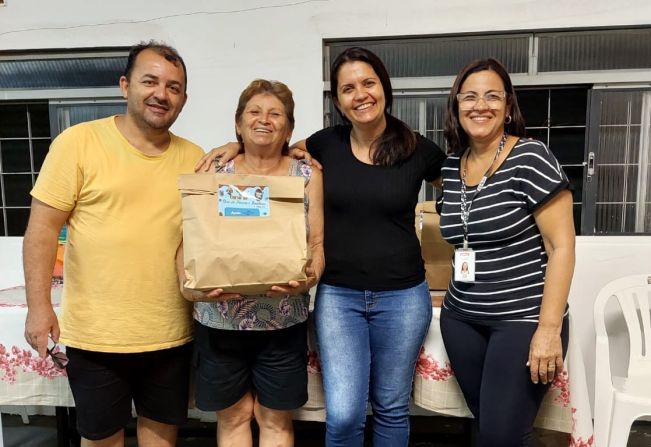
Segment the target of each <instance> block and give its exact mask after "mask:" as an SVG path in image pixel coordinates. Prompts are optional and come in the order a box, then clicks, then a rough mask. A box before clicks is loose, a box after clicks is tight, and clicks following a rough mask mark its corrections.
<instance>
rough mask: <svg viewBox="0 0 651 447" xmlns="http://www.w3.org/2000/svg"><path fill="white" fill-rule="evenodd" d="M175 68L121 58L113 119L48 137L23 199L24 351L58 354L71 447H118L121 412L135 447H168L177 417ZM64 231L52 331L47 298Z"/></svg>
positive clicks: (162, 59) (187, 350) (184, 353)
mask: <svg viewBox="0 0 651 447" xmlns="http://www.w3.org/2000/svg"><path fill="white" fill-rule="evenodd" d="M186 83H187V75H186V71H185V64H184V62H183V60H182V59H181V57H180V56H179V54H178V53H177V52H176V50H174V49H173V48H171V47H168V46H166V45H163V44H158V43H156V42H149V43H146V44H144V43H143V44H140V45H137V46H135V47H133V48H132V49H131V52H130V53H129V58H128V61H127V67H126V70H125V73H124V76H122V77H121V78H120V88H121V90H122V93H123V95H124V97H125V98H126V100H127V112H126V115H118V116H113V117H110V118H104V119H100V120H96V121H91V122H88V123H82V124H79V125H77V126H73V127H71V128H69V129H67V130H66V131H64V132H63V133H62V134H61V135H60V136H59V137H57V138H56V139H55V140H54V141H53V143H52V145H51V147H50V151H49V153H48V155H47V158H46V160H45V162H44V164H43V168H42V170H41V173H40V175H39V178H38V180H37V182H36V184H35V186H34V189H33V190H32V192H31V194H32V209H31V214H30V218H29V223H28V226H27V231H26V233H25V239H24V246H23V262H24V269H25V284H26V288H27V305H28V314H27V321H26V322H25V338H26V339H27V341H28V342H29V343H30V345H31V346H32V347H33V348H34V349H36V350H37V351H38V353H39V355H40V356H41V357H45V356H46V354H47V352H46V349H47V344H48V337H50V338H52V340H54V341H55V342H58V341H59V338H60V340H61V342H62V343H64V344H65V345H66V347H67V349H66V353H67V355H68V358H69V363H68V365H67V373H68V377H69V380H70V387H71V389H72V393H73V396H74V399H75V405H76V406H77V409H78V411H77V415H78V416H77V417H78V420H77V425H78V429H79V432H80V434H81V436H82V446H94V447H95V446H96V447H104V446H111V447H113V446H123V445H124V426H125V425H126V424H127V422H128V421H129V420H130V418H131V403H132V400H133V402H134V404H135V408H136V411H137V413H138V442H139V445H140V446H141V447H146V446H156V447H161V446H173V445H175V442H176V436H177V428H176V426H177V425H178V424H180V423H182V422H183V421H184V420H185V417H186V415H187V399H188V378H189V367H190V356H191V347H190V341H191V339H192V333H191V307H190V303H188V302H187V301H186V300H185V299H184V298H183V297H182V296H181V294H180V291H179V285H178V279H177V274H176V269H175V253H176V250H177V247H178V246H179V244H180V242H181V201H180V195H179V192H178V189H177V179H178V176H179V174H183V173H191V172H193V167H194V165H195V163H196V161H197V160H198V159H199V158H200V157H201V155H202V154H203V151H202V150H201V149H200V148H199V147H198V146H196V145H194V144H192V143H190V142H189V141H187V140H185V139H183V138H180V137H178V136H176V135H174V134H172V133H171V132H170V131H169V128H170V126H171V125H172V124H173V123H174V121H175V120H176V118H177V116H178V115H179V113H180V112H181V110H182V109H183V106H184V104H185V102H186V99H187V95H186ZM64 223H67V225H68V246H67V248H66V253H65V256H66V259H65V262H64V269H65V271H64V278H65V279H64V295H63V309H62V315H61V321H60V326H59V321H58V319H57V316H56V314H55V313H54V311H53V309H52V304H51V300H50V284H51V275H52V268H53V265H54V261H55V257H56V249H57V236H58V234H59V231H60V229H61V227H62V226H63V224H64Z"/></svg>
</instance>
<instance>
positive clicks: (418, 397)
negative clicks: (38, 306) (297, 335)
mask: <svg viewBox="0 0 651 447" xmlns="http://www.w3.org/2000/svg"><path fill="white" fill-rule="evenodd" d="M61 289H62V288H61V287H54V288H53V289H52V301H53V303H54V307H55V311H57V312H58V309H59V303H60V300H61V292H62V290H61ZM440 300H441V297H440V294H438V295H437V294H434V295H433V298H432V304H433V306H434V307H433V317H432V322H431V324H430V328H429V332H428V334H427V337H426V339H425V343H424V345H423V348H422V349H421V354H420V357H419V359H418V363H417V365H416V375H415V378H414V395H413V403H414V404H415V405H416V407H420V408H424V409H426V410H429V411H433V412H436V413H438V414H442V415H448V416H457V417H470V412H469V411H468V408H467V407H466V404H465V402H464V399H463V396H462V394H461V390H460V389H459V386H458V384H457V382H456V380H455V378H454V372H453V371H452V369H451V367H450V364H449V361H448V358H447V354H446V352H445V348H444V346H443V340H442V338H441V330H440V311H441V309H440ZM26 313H27V306H26V304H25V289H24V287H22V286H21V287H13V288H11V289H4V290H0V327H1V328H2V332H1V333H0V405H46V406H57V407H72V406H74V401H73V399H72V394H71V392H70V388H69V386H68V380H67V377H66V375H65V371H61V370H59V369H57V368H56V367H55V366H54V364H53V363H52V360H51V359H50V358H49V357H48V358H46V359H39V358H38V355H37V354H36V353H35V352H34V351H33V350H32V349H31V348H30V347H29V345H28V344H27V342H26V341H25V340H24V338H23V331H24V322H25V315H26ZM309 337H310V339H309V346H310V347H311V348H310V352H309V357H308V358H309V361H308V387H309V389H308V396H309V399H308V402H307V403H306V404H305V406H304V407H303V408H301V409H300V410H297V411H296V412H295V416H296V418H297V419H302V420H321V421H322V420H323V418H324V415H325V412H324V402H323V384H322V383H323V382H322V380H321V369H320V366H319V361H318V355H317V353H316V350H315V349H314V348H313V347H314V346H316V343H315V342H314V332H313V330H311V331H310V334H309ZM573 340H574V337H572V324H571V322H570V344H569V347H568V352H567V355H566V359H565V366H564V369H563V372H562V373H561V374H559V375H558V376H557V378H556V379H555V380H554V382H553V383H552V386H551V388H550V390H549V392H548V394H547V396H546V398H545V400H544V402H543V405H542V407H541V409H540V412H539V414H538V418H537V419H536V426H538V427H542V428H546V429H550V430H556V431H561V432H565V433H568V436H569V441H570V443H569V445H570V446H572V447H588V446H592V445H593V437H592V418H591V411H590V401H589V397H588V389H587V383H586V379H585V369H584V365H583V358H582V356H581V351H580V350H579V349H578V346H577V344H576V343H575V342H573ZM0 435H1V433H0ZM0 447H2V438H1V437H0Z"/></svg>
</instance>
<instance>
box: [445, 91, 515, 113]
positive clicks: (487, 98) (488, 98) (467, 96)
mask: <svg viewBox="0 0 651 447" xmlns="http://www.w3.org/2000/svg"><path fill="white" fill-rule="evenodd" d="M480 99H483V100H484V102H485V103H486V105H487V106H488V108H489V109H491V110H498V109H501V108H502V104H503V103H504V100H505V99H506V92H501V91H490V92H486V93H484V94H483V95H478V94H477V93H474V92H467V93H458V94H457V101H459V109H460V110H472V109H474V108H475V106H476V105H477V103H479V100H480Z"/></svg>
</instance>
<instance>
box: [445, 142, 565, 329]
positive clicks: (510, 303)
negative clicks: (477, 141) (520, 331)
mask: <svg viewBox="0 0 651 447" xmlns="http://www.w3.org/2000/svg"><path fill="white" fill-rule="evenodd" d="M459 163H460V157H454V156H453V157H449V158H448V159H447V160H446V161H445V162H444V164H443V167H442V169H441V174H442V177H443V196H442V198H441V201H440V202H439V209H440V213H441V234H442V235H443V238H444V239H445V240H447V241H448V242H449V243H450V244H453V245H454V246H455V247H456V248H459V247H461V246H462V245H463V227H462V224H461V215H460V211H461V207H460V193H461V179H460V173H459ZM568 186H569V182H568V179H567V176H566V175H565V173H564V172H563V170H562V169H561V167H560V165H559V163H558V161H557V160H556V158H555V157H554V155H553V154H552V153H551V152H550V151H549V149H547V147H546V146H545V145H544V144H543V143H541V142H540V141H535V140H527V139H523V138H521V139H519V140H518V142H517V143H516V144H515V146H514V147H513V149H512V150H511V152H510V153H509V154H508V156H507V157H506V159H505V160H504V161H503V163H502V164H501V165H500V166H499V167H498V168H497V170H496V171H495V172H494V173H493V175H492V176H491V177H490V178H489V179H488V180H487V181H486V184H485V185H484V187H483V189H482V190H481V191H480V193H479V194H478V195H477V197H475V198H474V200H473V197H474V196H475V193H476V189H477V188H476V187H475V186H473V187H468V188H467V197H468V200H473V202H472V207H471V209H470V215H469V218H468V244H469V247H470V248H472V249H473V250H474V252H475V259H476V264H475V282H474V283H465V282H457V281H455V280H454V278H452V279H451V280H450V285H449V287H448V291H447V294H446V296H445V301H444V307H445V308H446V309H447V310H449V311H451V312H453V313H454V314H455V315H457V316H458V317H460V318H463V319H468V320H495V321H529V322H537V321H538V315H539V313H540V304H541V301H542V294H543V286H544V281H545V269H546V266H547V254H546V253H545V247H544V244H543V240H542V236H541V235H540V231H539V230H538V227H537V226H536V222H535V219H534V216H533V212H534V211H535V210H536V209H537V208H539V207H540V206H542V205H543V204H545V203H546V202H547V201H549V200H550V199H551V198H552V197H554V196H555V195H556V194H557V193H558V192H559V191H561V190H563V189H566V188H568Z"/></svg>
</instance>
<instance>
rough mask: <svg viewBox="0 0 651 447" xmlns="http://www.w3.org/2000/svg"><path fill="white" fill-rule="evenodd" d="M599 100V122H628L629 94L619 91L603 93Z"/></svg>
mask: <svg viewBox="0 0 651 447" xmlns="http://www.w3.org/2000/svg"><path fill="white" fill-rule="evenodd" d="M602 98H603V99H602V102H601V124H623V125H625V124H628V123H629V103H630V100H629V95H628V94H622V93H621V92H608V93H604V94H603V96H602Z"/></svg>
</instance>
